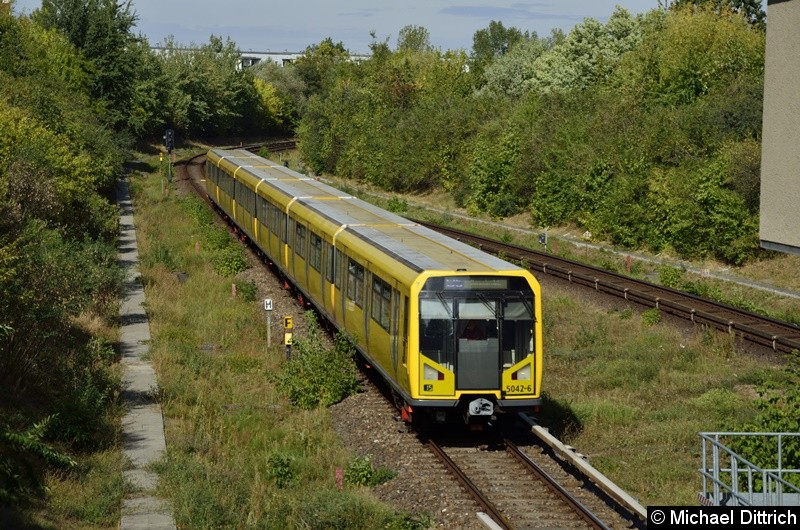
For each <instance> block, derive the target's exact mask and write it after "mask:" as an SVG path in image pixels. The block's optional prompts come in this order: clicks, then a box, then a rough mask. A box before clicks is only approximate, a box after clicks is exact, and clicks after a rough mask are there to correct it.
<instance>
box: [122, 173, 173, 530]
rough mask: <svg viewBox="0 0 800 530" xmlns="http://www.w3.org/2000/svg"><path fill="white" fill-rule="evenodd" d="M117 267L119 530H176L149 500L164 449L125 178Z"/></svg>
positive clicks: (157, 502) (164, 509)
mask: <svg viewBox="0 0 800 530" xmlns="http://www.w3.org/2000/svg"><path fill="white" fill-rule="evenodd" d="M117 198H118V202H119V206H120V211H121V216H120V244H119V262H120V265H121V266H122V267H123V268H124V269H125V282H124V284H123V292H122V306H121V307H120V311H119V316H120V326H121V334H120V353H121V356H122V364H123V370H124V373H123V378H122V399H123V401H124V402H125V407H126V409H127V412H126V414H125V416H124V418H123V419H122V449H123V453H124V455H125V457H126V458H127V459H128V460H129V461H130V463H131V466H130V468H129V469H126V470H125V471H123V475H124V477H125V479H126V480H127V481H128V482H130V483H131V484H132V485H133V486H134V488H135V491H134V492H133V493H131V494H129V495H128V496H127V498H126V499H125V500H124V501H123V506H122V521H121V524H120V528H121V529H122V530H139V529H148V530H175V519H174V517H173V515H172V509H171V507H170V505H169V504H168V503H167V502H166V501H164V500H162V499H158V498H156V497H155V496H154V494H155V487H156V484H157V482H158V475H157V474H155V473H153V472H152V471H149V470H148V469H147V467H148V465H149V464H151V463H152V462H155V461H157V460H159V459H160V458H161V457H162V456H163V455H164V452H165V451H166V449H167V446H166V441H165V439H164V419H163V417H162V415H161V405H159V403H158V401H157V389H158V382H157V381H156V373H155V370H153V366H152V365H151V364H150V363H149V362H148V361H145V360H143V359H142V357H143V356H144V355H145V354H146V353H147V350H148V345H149V342H150V324H149V322H148V320H147V313H146V312H145V310H144V287H143V286H142V282H141V279H140V276H139V249H138V247H137V245H136V229H135V228H134V225H133V205H132V204H131V198H130V193H129V189H128V180H127V177H126V178H125V179H124V180H122V181H121V182H120V184H119V188H118V193H117Z"/></svg>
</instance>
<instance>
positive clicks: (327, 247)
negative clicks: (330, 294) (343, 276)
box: [325, 241, 335, 282]
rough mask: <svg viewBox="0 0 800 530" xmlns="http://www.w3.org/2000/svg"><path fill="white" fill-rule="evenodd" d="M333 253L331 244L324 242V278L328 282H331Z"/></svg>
mask: <svg viewBox="0 0 800 530" xmlns="http://www.w3.org/2000/svg"><path fill="white" fill-rule="evenodd" d="M334 258H335V254H334V253H333V245H331V244H330V243H328V242H327V241H326V242H325V260H326V264H325V265H326V267H325V279H326V280H328V282H333V268H334V266H333V264H334V261H333V260H334Z"/></svg>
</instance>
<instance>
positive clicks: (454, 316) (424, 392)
mask: <svg viewBox="0 0 800 530" xmlns="http://www.w3.org/2000/svg"><path fill="white" fill-rule="evenodd" d="M497 261H500V260H497ZM501 263H503V264H504V265H505V266H506V267H513V266H511V265H510V264H507V263H505V262H501ZM420 283H421V285H420V286H419V291H418V292H417V293H415V295H412V299H415V300H416V302H417V306H416V311H414V310H413V309H412V314H416V315H418V319H417V322H416V323H415V324H416V325H415V326H412V334H415V335H416V336H417V337H418V344H417V351H418V352H419V356H418V363H419V364H418V365H417V366H416V369H414V368H412V369H411V372H412V373H414V372H416V374H417V375H418V377H417V380H416V385H414V383H412V385H411V386H412V394H414V395H415V396H418V398H419V399H414V400H412V402H411V403H410V405H411V410H412V414H416V413H419V412H426V413H430V414H429V415H430V416H432V417H431V418H430V419H432V420H434V421H436V422H445V421H451V420H455V419H458V420H464V421H465V422H467V423H470V424H476V423H477V424H480V423H485V422H488V421H490V420H492V419H495V418H497V417H498V415H499V414H501V413H509V412H536V411H537V410H538V408H539V406H540V404H541V397H540V389H541V382H542V369H541V367H542V346H541V345H542V326H541V321H542V319H541V300H540V292H541V291H540V288H539V284H538V282H537V281H536V279H535V278H534V277H533V275H531V274H530V273H529V272H528V271H525V270H523V269H519V268H516V270H513V271H512V270H509V271H505V272H503V271H498V272H492V273H477V274H469V273H466V272H465V271H458V272H453V273H451V274H446V275H428V276H427V277H424V278H422V279H421V281H420ZM414 328H416V333H414V331H413V330H414ZM454 413H455V415H457V418H453V417H452V416H453V414H454Z"/></svg>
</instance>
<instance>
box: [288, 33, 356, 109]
mask: <svg viewBox="0 0 800 530" xmlns="http://www.w3.org/2000/svg"><path fill="white" fill-rule="evenodd" d="M349 59H350V54H349V52H348V51H347V50H346V49H345V47H344V45H343V44H342V43H341V42H337V43H334V42H333V39H331V38H330V37H328V38H326V39H324V40H322V42H320V43H319V44H314V45H311V46H309V47H308V48H306V50H305V52H304V53H303V55H301V56H300V57H298V58H297V60H296V61H295V68H296V69H297V74H298V75H299V76H300V79H302V80H303V83H304V84H305V96H306V97H311V96H312V95H313V94H321V93H323V92H324V91H325V90H327V89H328V88H329V87H330V86H332V84H333V82H334V79H335V78H336V71H337V69H338V68H339V66H340V65H342V64H344V63H346V62H347V61H349Z"/></svg>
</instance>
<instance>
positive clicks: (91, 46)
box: [33, 0, 140, 129]
mask: <svg viewBox="0 0 800 530" xmlns="http://www.w3.org/2000/svg"><path fill="white" fill-rule="evenodd" d="M33 18H34V20H36V22H37V23H39V24H40V25H42V26H43V27H45V28H54V29H57V30H59V31H61V32H62V33H63V34H64V35H66V37H67V39H68V40H69V41H70V42H71V43H72V44H73V45H74V46H75V47H76V48H78V49H79V50H81V51H82V52H83V54H84V56H85V57H86V58H87V59H88V60H89V61H90V62H91V65H92V67H91V69H90V77H91V94H92V96H93V97H94V98H96V99H97V101H98V102H99V103H100V104H101V105H102V107H103V112H104V113H105V114H106V115H107V116H108V117H109V119H110V121H111V123H112V124H113V125H114V126H115V127H116V128H118V129H119V128H125V127H127V126H128V125H129V116H128V109H129V107H130V105H131V102H132V101H133V99H134V87H135V86H136V84H137V83H136V82H133V81H132V80H135V79H136V78H137V73H139V65H138V64H137V62H136V60H137V59H138V58H139V57H140V56H138V55H136V54H132V53H130V52H129V49H130V47H131V46H134V45H135V43H136V42H137V37H135V36H134V35H133V33H132V29H133V27H134V26H135V24H136V20H137V17H136V14H135V13H134V12H133V10H132V7H131V1H130V0H127V1H125V2H118V1H117V0H42V6H41V8H40V9H38V10H36V11H35V12H34V13H33Z"/></svg>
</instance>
